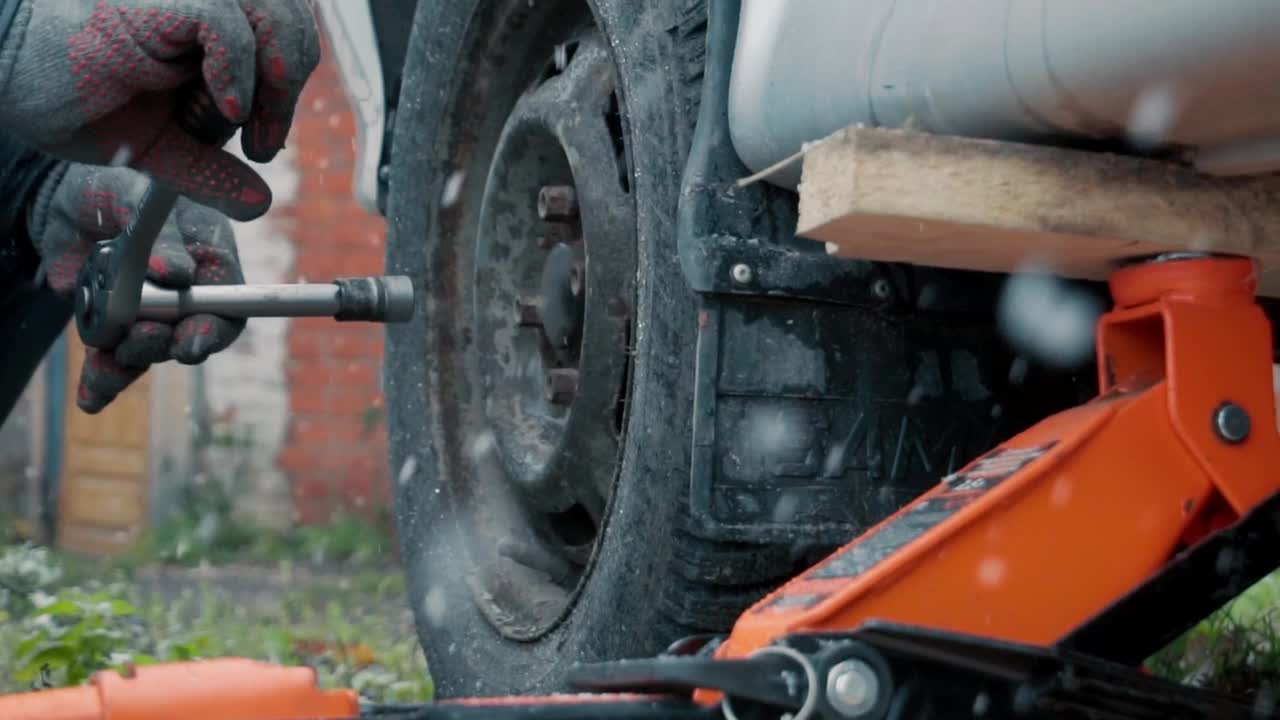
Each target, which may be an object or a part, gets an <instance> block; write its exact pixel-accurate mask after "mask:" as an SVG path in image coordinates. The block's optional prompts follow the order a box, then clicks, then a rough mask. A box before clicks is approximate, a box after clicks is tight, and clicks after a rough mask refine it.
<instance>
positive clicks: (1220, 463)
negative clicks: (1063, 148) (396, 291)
mask: <svg viewBox="0 0 1280 720" xmlns="http://www.w3.org/2000/svg"><path fill="white" fill-rule="evenodd" d="M1256 287H1257V278H1256V268H1255V265H1254V263H1253V262H1252V261H1250V260H1247V259H1241V258H1219V257H1208V256H1202V255H1185V254H1183V255H1167V256H1161V257H1158V258H1151V259H1148V260H1147V261H1145V262H1142V263H1141V264H1134V265H1131V266H1129V267H1126V268H1123V269H1121V270H1118V271H1116V272H1115V273H1114V275H1113V276H1112V278H1111V291H1112V296H1113V298H1114V300H1115V308H1114V309H1113V310H1112V311H1111V312H1109V313H1107V314H1106V315H1104V316H1103V318H1102V319H1101V321H1100V323H1099V326H1098V335H1097V345H1098V347H1097V362H1098V369H1099V386H1100V393H1099V395H1098V397H1097V398H1095V399H1094V400H1092V401H1090V402H1089V403H1086V404H1085V405H1083V406H1080V407H1077V408H1074V409H1071V410H1068V411H1066V412H1063V413H1060V414H1058V415H1055V416H1053V417H1050V418H1048V419H1046V420H1044V421H1043V422H1041V423H1039V424H1038V425H1036V426H1034V427H1032V428H1030V429H1029V430H1027V431H1025V432H1023V433H1021V434H1019V435H1018V436H1016V437H1014V438H1013V439H1011V440H1009V441H1008V442H1006V443H1004V444H1003V445H1001V446H999V447H997V448H996V449H994V450H992V451H991V452H989V453H987V454H986V455H983V456H982V457H980V458H978V459H977V460H975V461H974V462H972V463H970V464H969V465H968V466H966V467H965V468H963V469H962V470H960V471H959V472H957V473H955V474H953V475H951V476H948V477H946V478H943V480H942V482H941V483H940V484H939V485H938V486H936V487H935V488H933V489H932V490H930V491H929V492H927V493H925V494H924V495H922V496H921V497H919V498H918V499H916V500H915V501H913V502H912V503H911V504H909V505H908V506H906V507H905V508H903V509H902V510H901V511H899V512H897V513H895V514H894V515H892V516H890V517H889V518H887V519H885V520H884V521H883V522H881V523H880V524H878V525H877V526H875V527H873V528H871V529H870V530H868V531H867V532H865V533H864V534H863V535H862V536H861V537H859V538H858V539H856V540H855V541H853V542H852V543H850V544H849V545H847V546H845V547H843V548H841V549H840V550H838V551H837V552H835V553H834V554H833V555H831V556H830V557H829V558H827V559H826V560H824V561H823V562H822V563H820V564H819V565H817V566H816V567H814V568H813V569H811V570H809V571H807V572H805V573H804V574H803V575H801V576H799V577H797V578H796V579H794V580H792V581H791V582H789V583H787V584H786V585H784V586H783V587H781V588H780V589H778V590H777V591H776V592H774V593H773V594H771V595H769V596H768V597H766V598H764V599H763V600H761V601H760V602H759V603H757V604H756V605H755V606H754V607H752V608H750V609H749V610H747V611H746V612H745V613H744V614H743V615H742V616H741V617H740V618H739V620H738V622H737V625H736V626H735V627H734V629H733V631H732V633H731V634H730V635H729V636H728V637H727V638H711V639H708V638H703V639H691V640H690V641H688V642H682V643H677V645H676V646H673V647H672V649H671V650H669V651H668V653H667V654H665V655H663V656H660V657H657V658H652V659H644V660H629V661H620V662H613V663H602V664H596V665H588V666H583V667H581V668H579V669H578V671H577V672H576V673H575V676H574V678H573V682H574V684H575V685H577V686H578V687H579V688H581V689H584V690H591V691H616V692H631V693H641V694H642V695H640V696H639V697H637V696H636V695H625V696H623V695H618V696H605V695H592V694H583V695H577V696H568V697H557V698H536V697H530V698H510V699H503V700H491V699H490V700H483V701H455V702H450V703H439V704H436V705H431V706H425V707H421V708H416V709H409V708H405V709H400V710H397V711H396V712H399V713H402V714H401V715H398V716H399V717H405V718H408V717H416V718H423V719H424V720H430V719H432V718H529V719H531V720H532V719H536V718H541V719H543V720H557V719H559V720H563V719H566V718H584V719H585V718H619V719H627V718H629V719H637V718H708V719H709V718H725V719H726V720H737V719H738V718H743V719H744V720H745V719H746V718H753V719H764V718H768V719H771V720H772V719H774V718H782V717H789V718H791V720H811V719H813V718H823V719H825V720H866V719H874V720H879V719H880V718H886V717H903V718H907V717H910V718H916V717H966V718H967V717H974V716H982V717H1007V716H1025V717H1036V718H1041V717H1064V718H1065V717H1071V718H1148V717H1149V718H1159V719H1160V720H1168V719H1169V718H1180V717H1189V718H1190V717H1197V718H1198V717H1206V718H1207V717H1214V718H1219V717H1241V718H1245V717H1270V716H1272V714H1273V712H1274V707H1273V706H1272V705H1270V704H1268V702H1267V698H1266V697H1265V695H1266V694H1265V693H1261V694H1259V696H1258V698H1257V699H1255V701H1252V702H1245V701H1244V700H1243V699H1240V698H1234V697H1229V696H1224V695H1219V694H1216V693H1212V692H1209V691H1205V690H1198V689H1193V688H1188V687H1182V686H1179V685H1176V684H1173V683H1169V682H1165V681H1162V680H1159V679H1157V678H1153V677H1150V676H1149V675H1147V674H1146V673H1144V672H1142V670H1141V668H1140V666H1141V664H1142V662H1143V660H1144V658H1146V657H1148V656H1149V655H1150V654H1151V653H1153V652H1154V651H1156V650H1158V649H1159V648H1161V647H1162V646H1163V645H1165V644H1166V643H1167V642H1168V641H1169V640H1171V639H1173V638H1174V637H1176V636H1177V635H1178V634H1180V633H1181V632H1183V631H1184V630H1186V629H1187V628H1188V627H1190V626H1191V625H1193V624H1194V623H1195V622H1197V621H1198V620H1200V619H1201V618H1203V617H1204V616H1206V615H1207V614H1209V613H1210V612H1211V611H1212V610H1213V609H1215V608H1216V607H1218V606H1220V605H1221V604H1222V603H1223V602H1225V601H1227V600H1229V599H1230V598H1232V597H1234V596H1235V595H1237V594H1239V593H1240V592H1241V591H1242V590H1244V589H1245V588H1246V587H1248V585H1250V584H1252V583H1253V582H1255V581H1256V580H1258V579H1260V578H1261V577H1263V576H1264V575H1266V574H1267V573H1269V572H1270V571H1272V570H1273V569H1275V568H1276V567H1277V565H1280V433H1278V432H1277V427H1276V408H1275V403H1276V398H1275V392H1274V388H1273V380H1272V358H1273V355H1272V352H1273V349H1272V348H1273V345H1272V334H1271V328H1270V326H1269V324H1268V321H1267V319H1266V317H1265V316H1264V315H1263V313H1262V311H1261V309H1260V308H1259V307H1258V306H1257V305H1256V303H1255V302H1254V293H1255V291H1256ZM39 695H40V693H37V694H36V695H33V696H28V698H27V701H26V702H27V704H26V705H17V706H14V705H6V703H11V702H12V700H5V699H0V718H3V719H4V720H8V718H10V717H24V720H25V719H26V718H27V717H29V718H31V720H53V719H54V718H58V720H62V718H64V717H65V718H75V720H80V719H81V718H89V717H96V716H86V715H57V714H45V715H40V714H34V713H32V712H31V711H33V710H35V709H37V708H38V707H39V700H38V699H37V698H38V696H39ZM186 700H187V698H185V697H182V696H180V695H179V696H175V697H174V698H173V702H174V705H173V708H174V714H172V715H170V716H169V717H201V718H204V717H209V718H211V717H225V718H228V720H232V719H234V720H250V719H252V720H278V719H280V718H285V717H289V718H293V717H310V716H308V715H304V714H301V713H299V714H294V715H280V714H270V713H268V712H263V713H260V714H258V715H253V714H231V713H225V714H223V715H210V714H207V713H205V714H192V713H186V712H184V711H183V710H182V708H184V707H185V703H186ZM13 707H19V708H23V707H25V708H27V709H28V711H29V712H28V715H26V716H16V715H13V714H12V713H11V712H9V713H8V714H7V711H9V710H10V709H11V708H13ZM384 712H391V711H389V710H386V709H384ZM393 714H394V713H393ZM101 717H104V718H107V717H109V718H111V719H112V720H142V719H143V718H148V719H149V718H152V717H159V716H154V715H144V714H128V713H123V712H122V713H117V714H111V715H105V714H104V715H102V716H101ZM317 717H318V715H317ZM326 717H329V716H326Z"/></svg>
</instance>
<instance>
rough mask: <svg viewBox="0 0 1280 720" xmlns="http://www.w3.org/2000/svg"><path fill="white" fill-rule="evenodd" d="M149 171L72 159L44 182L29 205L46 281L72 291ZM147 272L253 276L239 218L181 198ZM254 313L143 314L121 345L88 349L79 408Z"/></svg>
mask: <svg viewBox="0 0 1280 720" xmlns="http://www.w3.org/2000/svg"><path fill="white" fill-rule="evenodd" d="M147 183H148V181H147V178H146V177H144V176H143V175H141V174H139V173H137V172H135V171H133V170H130V169H128V168H112V167H99V166H91V165H79V164H75V163H64V164H62V165H60V166H59V167H58V168H56V169H55V170H54V171H53V172H51V173H50V174H49V176H48V177H47V178H46V179H45V180H44V181H43V183H42V184H41V186H40V188H39V190H38V191H37V193H36V196H35V200H34V201H33V202H32V204H31V206H30V208H29V210H28V218H27V222H28V230H29V232H30V235H31V240H32V243H33V245H34V246H35V249H36V252H37V253H38V254H39V255H40V256H41V267H42V268H43V269H44V273H45V278H46V282H47V284H48V285H49V287H50V288H51V289H52V290H53V291H54V292H56V293H57V294H59V295H61V296H63V297H66V298H68V299H70V298H71V297H72V296H73V292H74V290H75V289H76V281H77V279H78V277H79V274H80V268H81V267H82V266H83V265H84V264H85V262H86V261H87V260H88V258H89V255H90V253H91V251H92V250H93V247H94V245H95V244H96V243H98V242H99V241H103V240H110V239H112V238H115V237H117V236H118V235H120V234H121V233H122V232H123V231H124V228H125V226H126V225H127V224H128V223H129V221H130V219H131V218H132V217H133V215H134V214H135V213H136V212H137V209H138V203H139V201H140V200H141V199H142V196H143V193H144V192H145V191H146V188H147ZM147 279H148V280H150V281H152V282H153V283H155V284H157V285H161V286H165V287H169V288H186V287H190V286H191V285H237V284H242V283H243V282H244V275H243V274H242V273H241V270H240V259H239V257H238V255H237V253H236V245H235V237H234V234H233V232H232V230H231V223H230V222H229V221H228V220H227V218H226V217H224V216H223V215H221V214H219V213H218V212H216V211H214V210H212V209H210V208H207V207H204V206H202V205H197V204H196V203H193V202H190V201H188V200H186V199H185V198H183V199H179V200H178V203H177V205H176V207H175V208H174V212H173V213H172V214H171V215H170V216H169V219H168V220H167V221H166V222H165V225H164V229H162V230H161V231H160V234H159V235H158V236H157V238H156V243H155V245H154V247H153V249H152V251H151V260H150V262H149V263H148V265H147ZM244 323H245V321H244V320H243V319H241V320H229V319H226V318H221V317H216V316H214V315H192V316H190V317H187V318H184V319H182V320H181V321H179V322H178V323H177V324H176V325H170V324H167V323H160V322H150V321H140V322H136V323H134V324H133V327H131V328H130V329H129V334H128V336H127V337H126V338H125V339H124V340H122V341H121V342H120V344H119V345H117V346H116V347H115V348H114V349H113V350H98V349H97V348H88V349H86V351H85V353H86V354H85V362H84V368H83V370H82V371H81V373H80V387H79V390H78V393H77V396H76V400H77V404H78V405H79V407H80V408H81V409H82V410H84V411H86V412H89V413H96V412H98V411H100V410H102V409H103V408H104V407H106V406H107V404H108V403H110V402H111V401H112V400H114V399H115V397H116V395H119V394H120V392H121V391H123V390H124V389H125V388H126V387H128V386H129V385H130V383H132V382H133V381H134V380H136V379H138V378H139V377H140V376H141V375H142V373H144V372H145V371H146V370H147V368H148V367H149V366H150V365H151V364H152V363H157V362H163V361H165V360H169V359H173V360H177V361H178V362H181V363H185V364H195V363H200V362H204V360H205V359H206V358H208V357H209V355H210V354H212V353H215V352H218V351H220V350H223V349H224V348H226V347H227V346H228V345H230V344H231V342H232V341H233V340H235V339H236V337H238V336H239V335H240V332H241V331H242V330H243V329H244Z"/></svg>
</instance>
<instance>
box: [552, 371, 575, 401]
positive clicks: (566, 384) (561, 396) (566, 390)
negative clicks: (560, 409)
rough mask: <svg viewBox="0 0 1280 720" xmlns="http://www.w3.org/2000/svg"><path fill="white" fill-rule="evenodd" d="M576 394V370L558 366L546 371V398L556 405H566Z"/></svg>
mask: <svg viewBox="0 0 1280 720" xmlns="http://www.w3.org/2000/svg"><path fill="white" fill-rule="evenodd" d="M577 394H578V371H577V370H574V369H573V368H560V369H556V370H551V371H548V372H547V400H548V401H550V402H553V403H555V404H556V405H568V404H569V403H571V402H573V398H574V396H575V395H577Z"/></svg>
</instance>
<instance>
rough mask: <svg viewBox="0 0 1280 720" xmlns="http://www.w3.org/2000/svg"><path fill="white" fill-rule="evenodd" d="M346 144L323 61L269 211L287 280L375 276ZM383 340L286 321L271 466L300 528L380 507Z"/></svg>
mask: <svg viewBox="0 0 1280 720" xmlns="http://www.w3.org/2000/svg"><path fill="white" fill-rule="evenodd" d="M354 143H355V127H354V125H353V120H352V116H351V111H350V108H349V107H348V106H347V103H346V98H345V96H344V95H343V90H342V85H341V82H340V80H339V78H338V75H337V72H336V69H335V67H334V65H333V63H332V58H331V57H329V56H328V55H327V54H326V57H325V58H324V60H323V61H322V63H321V65H320V67H319V68H318V69H317V70H316V72H315V74H314V75H313V76H312V77H311V79H310V81H309V82H308V84H307V88H306V90H305V91H304V92H303V95H302V98H301V101H300V102H299V104H298V110H297V115H296V117H295V120H294V125H293V129H292V134H291V137H290V139H289V144H290V145H291V146H292V148H293V151H294V152H295V153H296V155H295V157H296V163H297V171H298V173H299V183H298V192H297V197H296V200H295V202H294V204H293V206H292V207H287V208H285V207H281V208H278V209H276V210H275V211H274V212H277V213H279V214H281V215H289V216H291V217H290V219H291V225H292V232H291V235H292V237H293V246H294V268H293V277H292V278H291V279H292V280H294V281H329V280H332V279H334V278H338V277H344V276H353V275H377V274H381V273H382V272H383V263H384V260H383V233H384V225H383V221H382V219H381V218H379V217H377V216H374V215H370V214H369V213H366V212H365V211H364V210H363V209H361V208H360V206H359V205H358V204H357V203H356V202H355V199H354V198H353V197H352V194H351V171H352V166H353V163H354V159H355V150H354ZM382 338H383V330H382V327H381V326H379V325H375V324H366V323H349V324H348V323H335V322H334V321H333V320H330V319H323V318H305V319H298V320H294V321H291V322H290V323H289V329H288V332H287V340H286V343H287V348H288V355H287V358H288V359H287V360H286V367H285V376H286V381H287V383H288V387H289V392H288V407H289V423H288V429H287V434H286V437H285V442H284V447H283V449H282V450H281V452H280V455H279V459H278V463H279V466H280V467H281V468H282V469H283V470H284V471H285V472H286V473H287V475H288V477H289V484H290V488H291V491H292V497H293V506H294V518H295V519H296V520H297V521H299V522H303V523H316V522H324V521H326V520H328V519H329V518H330V517H332V515H333V514H334V513H335V512H338V511H353V512H359V513H361V514H366V515H370V516H372V514H373V513H375V512H376V511H377V510H378V509H379V508H381V507H385V506H386V505H387V503H388V495H389V483H388V482H387V467H386V463H387V458H386V455H387V453H386V446H387V439H386V424H385V421H384V415H385V414H384V412H383V400H382V394H381V392H380V382H379V377H380V373H381V367H382Z"/></svg>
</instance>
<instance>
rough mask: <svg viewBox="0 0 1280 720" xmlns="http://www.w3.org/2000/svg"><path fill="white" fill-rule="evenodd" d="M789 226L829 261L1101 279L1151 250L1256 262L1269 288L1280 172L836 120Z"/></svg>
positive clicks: (1275, 255)
mask: <svg viewBox="0 0 1280 720" xmlns="http://www.w3.org/2000/svg"><path fill="white" fill-rule="evenodd" d="M803 162H804V167H803V173H802V180H801V184H800V221H799V224H798V227H797V234H799V235H801V236H803V237H807V238H810V239H813V240H818V241H822V242H826V243H827V250H828V252H831V253H832V254H834V255H839V256H841V257H851V258H863V259H869V260H879V261H887V262H904V263H912V264H918V265H932V266H936V267H946V268H958V269H966V270H984V271H993V272H1014V271H1016V270H1019V269H1021V268H1025V267H1027V265H1028V264H1029V263H1037V264H1048V266H1049V267H1051V268H1052V269H1053V271H1054V272H1056V273H1058V274H1060V275H1063V276H1065V277H1073V278H1083V279H1091V280H1102V279H1105V278H1106V277H1107V275H1108V273H1109V272H1110V270H1111V268H1113V267H1114V266H1115V264H1116V263H1117V262H1118V261H1120V260H1122V259H1124V258H1131V257H1135V256H1140V255H1146V254H1149V253H1158V252H1167V251H1176V250H1201V251H1213V252H1221V253H1232V254H1239V255H1247V256H1251V257H1255V258H1257V259H1259V260H1260V261H1262V263H1263V268H1264V270H1265V271H1267V273H1268V274H1267V275H1265V276H1264V284H1265V285H1266V287H1265V288H1264V291H1263V294H1267V295H1274V296H1280V176H1277V175H1268V176H1262V177H1247V178H1212V177H1208V176H1205V175H1201V174H1199V173H1197V172H1195V171H1193V170H1191V169H1189V168H1187V167H1184V166H1182V165H1178V164H1175V163H1172V162H1166V161H1159V160H1150V159H1142V158H1134V157H1128V156H1121V155H1113V154H1106V153H1095V152H1085V151H1079V150H1067V149H1062V148H1052V147H1045V146H1039V145H1025V144H1020V143H1010V142H998V141H992V140H979V139H973V138H963V137H956V136H946V135H933V134H927V133H919V132H912V131H904V130H885V129H869V128H847V129H845V130H842V131H840V132H838V133H835V134H834V135H832V136H830V137H829V138H827V139H825V140H824V141H822V142H819V143H816V144H815V145H814V146H812V147H811V148H810V149H809V150H808V151H807V152H806V154H805V156H804V161H803Z"/></svg>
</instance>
